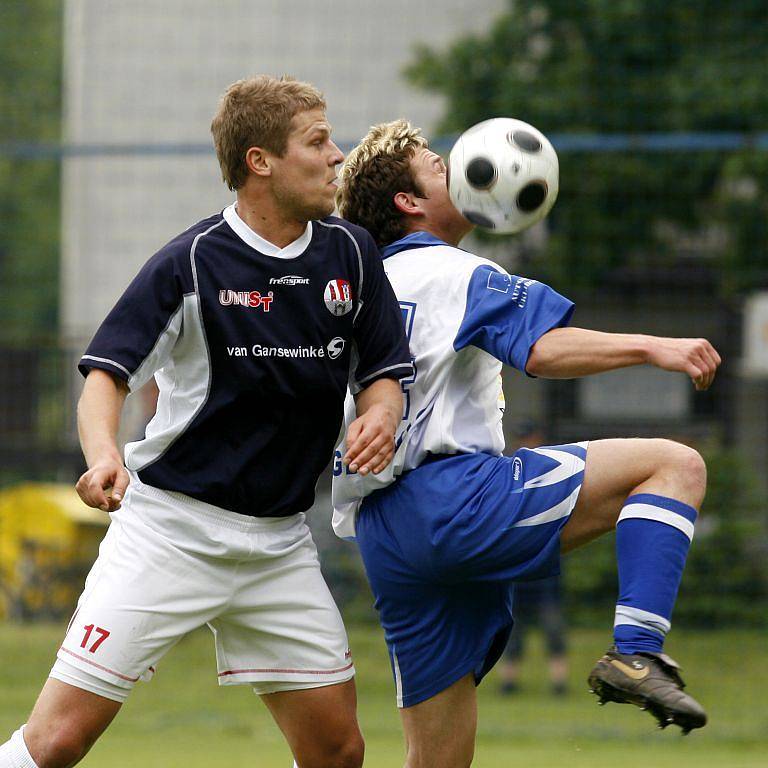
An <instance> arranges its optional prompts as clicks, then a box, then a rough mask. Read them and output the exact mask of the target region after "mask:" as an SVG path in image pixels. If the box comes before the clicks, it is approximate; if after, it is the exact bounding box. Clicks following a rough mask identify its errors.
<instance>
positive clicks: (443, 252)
mask: <svg viewBox="0 0 768 768" xmlns="http://www.w3.org/2000/svg"><path fill="white" fill-rule="evenodd" d="M385 263H386V266H387V272H389V271H390V270H393V271H395V270H396V271H400V272H404V273H408V272H422V271H425V270H431V271H432V272H433V273H434V276H435V279H438V280H442V281H445V282H454V281H455V280H456V279H457V278H465V279H467V280H468V279H470V278H471V276H472V275H473V274H474V273H475V271H476V270H477V269H478V268H485V269H494V270H496V271H498V272H504V269H503V268H502V267H500V266H499V265H498V264H495V263H494V262H493V261H491V260H490V259H485V258H483V257H482V256H478V255H477V254H475V253H472V252H471V251H467V250H465V249H463V248H459V247H458V246H454V245H449V244H448V243H435V244H430V245H428V246H422V247H416V248H411V249H406V250H402V251H400V252H398V253H396V254H395V255H394V256H392V257H390V258H388V259H387V261H386V262H385Z"/></svg>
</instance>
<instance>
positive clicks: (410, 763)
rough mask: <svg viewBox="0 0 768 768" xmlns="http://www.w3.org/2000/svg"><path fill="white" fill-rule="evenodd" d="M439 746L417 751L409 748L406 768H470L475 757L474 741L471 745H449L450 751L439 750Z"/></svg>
mask: <svg viewBox="0 0 768 768" xmlns="http://www.w3.org/2000/svg"><path fill="white" fill-rule="evenodd" d="M440 746H441V745H439V744H432V745H431V747H428V748H423V749H418V748H413V747H411V748H409V749H408V756H407V758H406V762H405V765H406V768H470V766H471V765H472V760H473V759H474V756H475V747H474V740H473V741H472V743H471V744H470V743H467V744H463V745H460V746H458V747H457V745H455V744H453V745H451V746H452V748H451V749H450V751H446V750H444V749H441V748H440Z"/></svg>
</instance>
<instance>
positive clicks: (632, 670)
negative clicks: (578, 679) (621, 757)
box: [589, 648, 707, 734]
mask: <svg viewBox="0 0 768 768" xmlns="http://www.w3.org/2000/svg"><path fill="white" fill-rule="evenodd" d="M589 687H590V691H591V692H592V693H594V694H595V695H596V696H597V697H598V699H599V700H600V704H601V705H603V704H606V703H607V702H609V701H614V702H617V703H618V704H634V705H635V706H637V707H640V708H641V709H644V710H647V711H648V712H650V713H651V714H652V715H653V716H654V717H655V718H656V720H657V721H658V724H659V728H661V729H664V728H666V727H667V726H669V725H677V726H679V727H680V728H681V729H682V732H683V734H687V733H689V732H690V731H691V730H693V729H694V728H702V727H703V726H704V725H706V723H707V714H706V712H705V711H704V709H703V707H702V706H701V705H700V704H699V703H698V702H697V701H696V699H694V698H693V697H692V696H689V695H688V694H687V693H685V691H684V690H683V689H684V688H685V683H684V682H683V679H682V678H681V677H680V667H679V666H678V664H677V663H676V662H675V661H674V660H672V659H671V658H670V657H669V656H667V655H666V654H664V653H635V654H623V653H619V652H618V651H617V650H616V649H615V648H610V649H609V650H608V651H606V653H605V655H604V656H602V658H600V659H598V662H597V664H596V665H595V668H594V669H593V670H592V672H591V673H590V675H589Z"/></svg>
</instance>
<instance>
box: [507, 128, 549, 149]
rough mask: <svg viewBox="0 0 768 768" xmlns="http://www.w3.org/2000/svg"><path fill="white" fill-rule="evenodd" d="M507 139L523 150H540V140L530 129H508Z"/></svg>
mask: <svg viewBox="0 0 768 768" xmlns="http://www.w3.org/2000/svg"><path fill="white" fill-rule="evenodd" d="M507 141H509V143H510V144H514V145H516V146H518V147H520V149H522V150H523V151H524V152H531V153H533V152H541V142H540V141H539V140H538V139H537V138H536V136H534V135H533V134H532V133H531V132H530V131H523V130H517V131H510V132H509V133H508V134H507Z"/></svg>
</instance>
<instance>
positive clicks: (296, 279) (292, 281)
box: [269, 275, 309, 285]
mask: <svg viewBox="0 0 768 768" xmlns="http://www.w3.org/2000/svg"><path fill="white" fill-rule="evenodd" d="M269 284H270V285H309V278H308V277H302V276H301V275H283V276H282V277H270V278H269Z"/></svg>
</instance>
